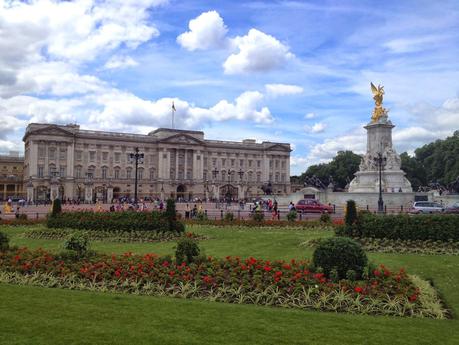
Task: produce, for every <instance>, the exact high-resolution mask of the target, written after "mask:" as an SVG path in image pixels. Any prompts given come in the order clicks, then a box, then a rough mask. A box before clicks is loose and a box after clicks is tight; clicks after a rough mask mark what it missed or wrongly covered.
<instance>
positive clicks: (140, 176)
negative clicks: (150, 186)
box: [137, 169, 143, 180]
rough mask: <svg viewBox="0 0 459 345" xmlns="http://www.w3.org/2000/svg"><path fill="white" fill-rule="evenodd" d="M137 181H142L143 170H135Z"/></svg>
mask: <svg viewBox="0 0 459 345" xmlns="http://www.w3.org/2000/svg"><path fill="white" fill-rule="evenodd" d="M137 179H138V180H143V169H139V170H137Z"/></svg>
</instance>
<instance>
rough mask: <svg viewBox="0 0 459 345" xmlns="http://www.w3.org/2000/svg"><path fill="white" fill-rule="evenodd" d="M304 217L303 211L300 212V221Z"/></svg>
mask: <svg viewBox="0 0 459 345" xmlns="http://www.w3.org/2000/svg"><path fill="white" fill-rule="evenodd" d="M302 219H303V212H300V221H301V220H302Z"/></svg>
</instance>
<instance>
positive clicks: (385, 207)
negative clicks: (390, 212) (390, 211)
mask: <svg viewBox="0 0 459 345" xmlns="http://www.w3.org/2000/svg"><path fill="white" fill-rule="evenodd" d="M384 213H387V205H384Z"/></svg>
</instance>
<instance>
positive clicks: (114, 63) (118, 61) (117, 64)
mask: <svg viewBox="0 0 459 345" xmlns="http://www.w3.org/2000/svg"><path fill="white" fill-rule="evenodd" d="M138 64H139V63H138V62H137V61H135V60H134V59H133V58H131V57H130V56H118V55H115V56H112V57H111V58H110V59H109V60H108V61H107V62H106V63H105V65H104V67H105V68H106V69H117V68H127V67H133V66H137V65H138Z"/></svg>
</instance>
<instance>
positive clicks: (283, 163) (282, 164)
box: [281, 160, 285, 169]
mask: <svg viewBox="0 0 459 345" xmlns="http://www.w3.org/2000/svg"><path fill="white" fill-rule="evenodd" d="M281 167H282V169H285V161H284V160H283V161H282V162H281Z"/></svg>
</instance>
